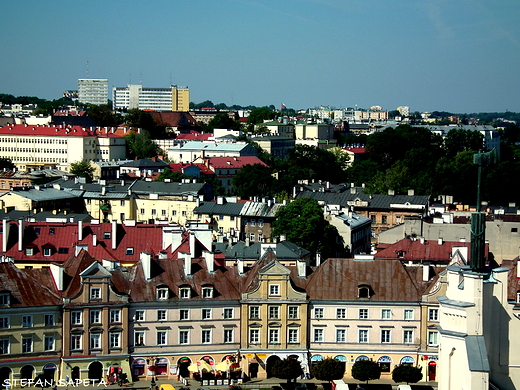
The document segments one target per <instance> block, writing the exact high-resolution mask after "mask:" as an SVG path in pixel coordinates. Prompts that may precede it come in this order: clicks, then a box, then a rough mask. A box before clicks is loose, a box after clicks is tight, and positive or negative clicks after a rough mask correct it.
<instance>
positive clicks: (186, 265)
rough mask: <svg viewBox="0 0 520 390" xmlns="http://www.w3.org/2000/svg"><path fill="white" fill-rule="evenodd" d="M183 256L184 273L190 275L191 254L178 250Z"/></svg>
mask: <svg viewBox="0 0 520 390" xmlns="http://www.w3.org/2000/svg"><path fill="white" fill-rule="evenodd" d="M179 254H180V255H182V256H184V273H185V274H186V276H191V255H190V254H189V253H184V252H179Z"/></svg>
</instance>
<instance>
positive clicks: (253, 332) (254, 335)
mask: <svg viewBox="0 0 520 390" xmlns="http://www.w3.org/2000/svg"><path fill="white" fill-rule="evenodd" d="M249 343H250V344H260V329H249Z"/></svg>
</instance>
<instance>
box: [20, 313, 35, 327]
mask: <svg viewBox="0 0 520 390" xmlns="http://www.w3.org/2000/svg"><path fill="white" fill-rule="evenodd" d="M32 326H33V320H32V316H22V327H23V328H30V327H32Z"/></svg>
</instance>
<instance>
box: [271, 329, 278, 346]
mask: <svg viewBox="0 0 520 390" xmlns="http://www.w3.org/2000/svg"><path fill="white" fill-rule="evenodd" d="M278 343H280V329H278V328H276V329H272V328H271V329H269V344H278Z"/></svg>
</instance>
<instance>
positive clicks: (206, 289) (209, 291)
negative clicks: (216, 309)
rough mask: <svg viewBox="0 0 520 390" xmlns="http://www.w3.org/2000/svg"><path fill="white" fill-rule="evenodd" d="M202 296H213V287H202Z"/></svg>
mask: <svg viewBox="0 0 520 390" xmlns="http://www.w3.org/2000/svg"><path fill="white" fill-rule="evenodd" d="M202 298H213V287H202Z"/></svg>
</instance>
